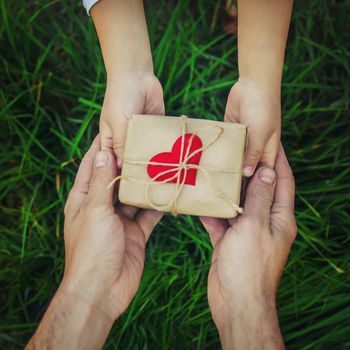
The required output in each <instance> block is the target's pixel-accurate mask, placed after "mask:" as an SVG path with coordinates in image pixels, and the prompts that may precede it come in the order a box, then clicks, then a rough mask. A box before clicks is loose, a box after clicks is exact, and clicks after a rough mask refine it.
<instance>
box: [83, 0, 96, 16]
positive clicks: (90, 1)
mask: <svg viewBox="0 0 350 350" xmlns="http://www.w3.org/2000/svg"><path fill="white" fill-rule="evenodd" d="M98 1H99V0H83V5H84V7H85V10H86V12H87V14H88V15H89V16H90V10H91V7H92V6H94V5H95V4H96V3H97V2H98Z"/></svg>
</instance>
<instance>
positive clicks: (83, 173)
mask: <svg viewBox="0 0 350 350" xmlns="http://www.w3.org/2000/svg"><path fill="white" fill-rule="evenodd" d="M99 150H100V135H97V136H96V137H95V139H94V141H93V142H92V144H91V146H90V148H89V150H88V151H87V152H86V154H85V155H84V157H83V159H82V161H81V163H80V166H79V169H78V172H77V175H76V177H75V181H74V185H73V187H72V190H71V191H70V193H69V196H68V200H67V203H66V208H65V212H66V213H67V212H72V215H73V216H74V215H75V214H76V213H77V212H78V211H79V209H80V207H81V205H82V203H83V201H84V199H85V197H86V196H87V193H88V190H89V183H90V179H91V175H92V170H93V164H94V160H95V156H96V153H97V152H98V151H99Z"/></svg>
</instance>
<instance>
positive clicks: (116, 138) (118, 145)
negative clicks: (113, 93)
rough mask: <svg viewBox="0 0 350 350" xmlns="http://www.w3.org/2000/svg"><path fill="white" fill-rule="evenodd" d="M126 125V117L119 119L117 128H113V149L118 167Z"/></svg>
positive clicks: (122, 154)
mask: <svg viewBox="0 0 350 350" xmlns="http://www.w3.org/2000/svg"><path fill="white" fill-rule="evenodd" d="M127 125H128V119H127V117H124V118H120V119H119V125H118V128H114V130H113V150H114V153H115V154H116V156H117V166H118V168H119V169H120V168H121V167H122V163H123V156H124V143H125V137H126V130H127Z"/></svg>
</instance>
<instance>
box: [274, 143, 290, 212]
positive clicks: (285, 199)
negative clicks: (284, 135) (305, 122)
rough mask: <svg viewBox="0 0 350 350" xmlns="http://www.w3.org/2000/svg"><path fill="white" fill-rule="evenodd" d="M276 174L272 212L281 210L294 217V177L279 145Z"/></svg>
mask: <svg viewBox="0 0 350 350" xmlns="http://www.w3.org/2000/svg"><path fill="white" fill-rule="evenodd" d="M276 174H277V183H276V191H275V200H274V204H273V210H276V209H281V208H283V209H285V210H286V211H287V212H288V213H292V214H293V216H294V196H295V183H294V177H293V173H292V169H291V168H290V166H289V163H288V159H287V157H286V154H285V152H284V149H283V146H282V145H280V148H279V150H278V154H277V159H276Z"/></svg>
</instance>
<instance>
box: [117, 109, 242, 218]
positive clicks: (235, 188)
mask: <svg viewBox="0 0 350 350" xmlns="http://www.w3.org/2000/svg"><path fill="white" fill-rule="evenodd" d="M245 143H246V126H245V125H242V124H233V123H223V122H217V121H211V120H202V119H192V118H187V117H185V116H181V117H163V116H153V115H152V116H150V115H148V116H144V115H133V116H132V117H131V118H130V120H129V123H128V130H127V137H126V142H125V151H124V159H123V167H122V173H121V176H120V177H119V178H118V179H120V187H119V200H120V202H122V203H124V204H129V205H133V206H136V207H139V208H153V209H156V210H159V211H164V212H172V213H173V214H190V215H203V216H213V217H219V218H233V217H235V216H236V215H237V213H238V212H241V208H240V207H239V201H240V189H241V179H242V163H243V155H244V150H245Z"/></svg>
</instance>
